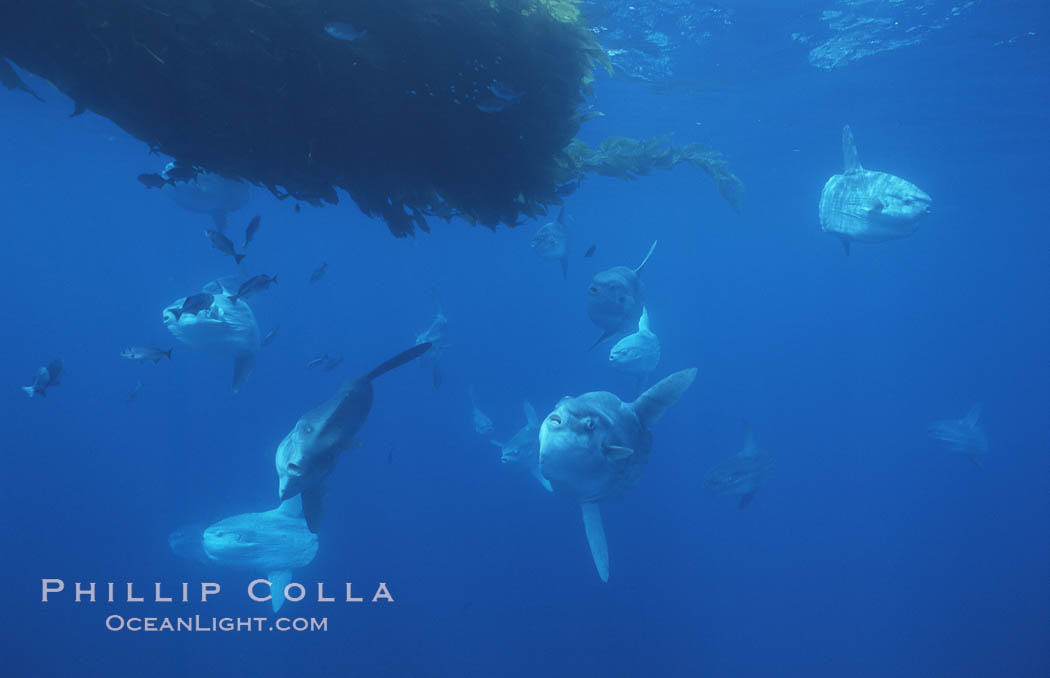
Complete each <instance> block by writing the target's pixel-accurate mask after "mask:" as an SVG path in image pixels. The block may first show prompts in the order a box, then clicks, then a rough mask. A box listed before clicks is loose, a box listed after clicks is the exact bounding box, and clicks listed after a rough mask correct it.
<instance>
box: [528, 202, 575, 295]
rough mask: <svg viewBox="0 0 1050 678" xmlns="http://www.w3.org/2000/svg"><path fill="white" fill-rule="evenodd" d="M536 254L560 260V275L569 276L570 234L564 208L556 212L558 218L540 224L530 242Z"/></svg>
mask: <svg viewBox="0 0 1050 678" xmlns="http://www.w3.org/2000/svg"><path fill="white" fill-rule="evenodd" d="M530 244H531V245H532V249H534V250H536V254H538V255H540V257H542V258H544V259H552V260H555V261H560V262H561V276H562V277H563V278H567V277H569V250H570V249H571V247H572V236H571V233H570V232H569V225H568V223H566V221H565V208H564V207H563V208H562V209H561V210H560V211H559V212H558V220H557V221H552V222H550V223H547V224H544V225H543V226H540V228H539V230H537V231H536V234H535V235H533V236H532V241H531V243H530Z"/></svg>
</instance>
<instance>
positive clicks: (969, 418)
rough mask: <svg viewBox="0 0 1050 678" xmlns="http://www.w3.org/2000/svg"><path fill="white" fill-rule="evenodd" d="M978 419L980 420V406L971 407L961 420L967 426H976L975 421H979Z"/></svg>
mask: <svg viewBox="0 0 1050 678" xmlns="http://www.w3.org/2000/svg"><path fill="white" fill-rule="evenodd" d="M980 418H981V406H980V405H974V406H973V407H971V408H970V411H969V412H967V413H966V416H965V417H964V418H963V422H964V423H965V424H966V425H967V426H976V425H977V420H978V419H980Z"/></svg>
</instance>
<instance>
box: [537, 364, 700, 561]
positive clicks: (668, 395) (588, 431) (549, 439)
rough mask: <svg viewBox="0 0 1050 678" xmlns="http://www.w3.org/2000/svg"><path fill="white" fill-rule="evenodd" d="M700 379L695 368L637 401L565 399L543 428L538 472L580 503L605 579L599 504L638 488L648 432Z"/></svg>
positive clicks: (592, 396) (597, 395)
mask: <svg viewBox="0 0 1050 678" xmlns="http://www.w3.org/2000/svg"><path fill="white" fill-rule="evenodd" d="M694 379H696V368H690V369H687V370H681V371H680V372H675V373H674V374H672V375H670V376H668V377H665V378H664V379H663V380H661V381H659V382H658V383H656V384H655V385H654V386H653V387H652V388H650V389H649V390H647V391H646V392H645V393H643V394H642V395H640V396H638V399H637V400H635V401H634V402H633V403H625V402H623V401H622V400H620V399H619V398H617V397H616V396H615V395H613V394H612V393H608V392H606V391H596V392H593V393H585V394H583V395H581V396H577V397H575V398H572V397H568V396H566V397H565V398H562V399H561V401H560V402H559V403H558V404H557V406H556V407H555V408H554V411H553V412H551V413H550V414H549V415H547V418H546V419H545V420H544V421H543V424H542V426H541V427H540V472H541V473H542V474H543V477H544V478H546V479H547V480H549V481H550V483H551V485H552V486H553V487H554V491H555V492H557V493H559V494H564V495H566V496H567V497H569V498H570V499H572V500H573V501H575V502H577V503H578V504H579V505H580V509H581V510H582V512H583V527H584V529H585V530H586V532H587V543H588V544H589V545H590V547H591V556H592V557H593V558H594V566H595V567H596V568H597V569H598V576H599V577H601V579H602V581H608V580H609V548H608V546H607V545H606V543H605V529H604V528H603V527H602V515H601V512H600V511H599V510H598V503H599V502H603V501H608V500H610V499H617V498H619V497H621V496H622V495H623V494H624V493H625V492H626V491H627V490H629V489H631V488H632V487H634V485H635V484H636V483H637V482H638V479H639V478H641V477H642V472H643V471H644V470H645V465H646V464H647V463H648V461H649V450H650V449H651V448H652V444H653V435H652V433H651V432H650V430H649V428H650V427H651V426H652V425H653V423H654V422H655V421H656V420H657V419H659V418H660V415H662V414H663V413H664V411H665V410H666V409H667V408H668V407H670V406H671V405H673V404H674V403H676V402H677V401H678V399H679V398H680V397H681V396H682V394H683V393H685V391H686V389H688V388H689V386H690V385H692V383H693V380H694Z"/></svg>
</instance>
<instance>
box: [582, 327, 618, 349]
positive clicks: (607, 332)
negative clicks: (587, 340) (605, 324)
mask: <svg viewBox="0 0 1050 678" xmlns="http://www.w3.org/2000/svg"><path fill="white" fill-rule="evenodd" d="M617 331H618V330H605V331H604V332H602V336H600V337H598V339H597V340H595V342H594V343H593V344H591V346H590V348H588V349H587V350H588V351H593V350H594V347H595V346H597V345H598V344H600V343H602V342H603V341H605V340H606V339H608V338H609V337H611V336H613V335H614V334H616V332H617Z"/></svg>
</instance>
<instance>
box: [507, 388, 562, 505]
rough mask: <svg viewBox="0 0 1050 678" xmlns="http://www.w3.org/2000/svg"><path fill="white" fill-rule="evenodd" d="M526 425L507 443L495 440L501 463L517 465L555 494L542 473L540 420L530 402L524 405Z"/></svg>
mask: <svg viewBox="0 0 1050 678" xmlns="http://www.w3.org/2000/svg"><path fill="white" fill-rule="evenodd" d="M524 408H525V425H524V426H523V427H521V429H520V430H519V431H518V432H517V433H515V434H514V437H513V438H511V439H510V440H508V441H507V442H505V443H500V442H497V441H495V440H493V441H492V444H493V445H495V446H496V447H498V448H500V461H501V462H502V463H504V464H516V465H518V466H521V467H522V468H525V469H527V470H528V472H529V473H531V474H532V477H533V478H535V479H536V480H538V481H539V483H540V485H543V487H544V489H545V490H547V491H548V492H553V488H552V487H551V484H550V482H548V481H547V479H546V478H544V477H543V474H541V473H540V438H539V436H540V420H539V417H537V416H536V410H535V409H533V407H532V405H531V404H530V403H529V401H528V400H526V401H525V403H524Z"/></svg>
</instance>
